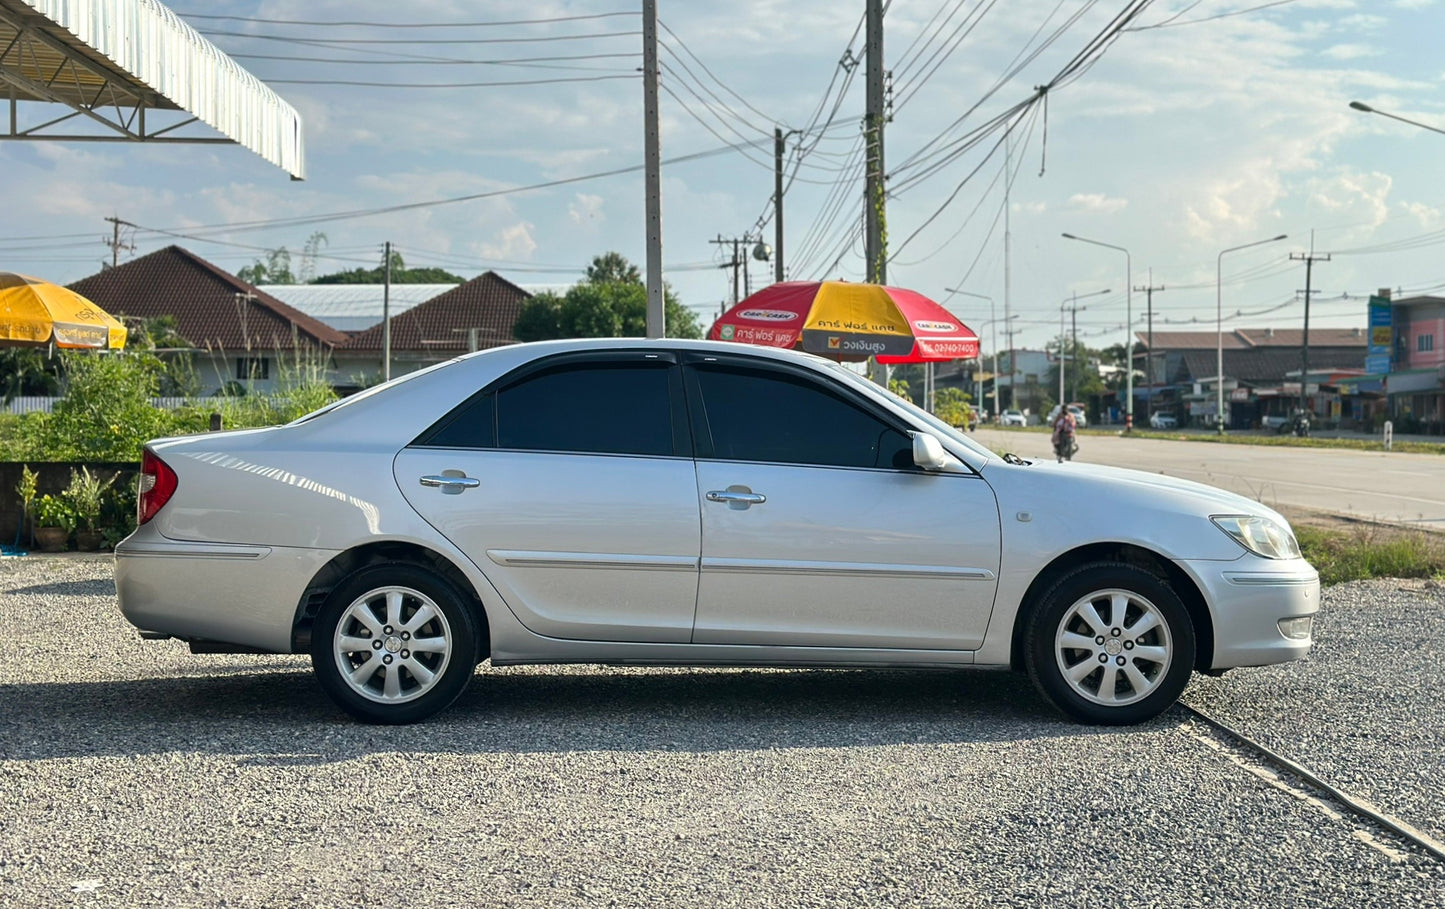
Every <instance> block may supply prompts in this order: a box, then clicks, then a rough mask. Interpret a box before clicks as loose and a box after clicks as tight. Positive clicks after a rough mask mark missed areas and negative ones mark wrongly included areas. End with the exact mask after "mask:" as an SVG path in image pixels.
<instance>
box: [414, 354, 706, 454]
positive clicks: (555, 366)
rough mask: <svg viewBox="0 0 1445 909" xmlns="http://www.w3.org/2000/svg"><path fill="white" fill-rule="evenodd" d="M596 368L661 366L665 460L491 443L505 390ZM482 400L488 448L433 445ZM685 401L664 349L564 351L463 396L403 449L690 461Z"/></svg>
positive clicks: (673, 358) (679, 377)
mask: <svg viewBox="0 0 1445 909" xmlns="http://www.w3.org/2000/svg"><path fill="white" fill-rule="evenodd" d="M599 363H661V364H665V365H664V366H661V367H658V368H665V369H666V370H667V392H668V404H669V411H670V413H669V415H670V417H671V423H672V453H671V454H668V455H654V454H639V453H635V452H614V451H571V450H564V449H538V448H506V447H503V446H501V445H499V444H497V440H498V439H499V437H500V434H499V432H498V426H497V405H496V400H495V396H496V395H497V394H499V393H501V392H503V391H506V390H507V389H508V388H511V387H513V386H515V385H519V384H521V383H522V382H525V381H527V380H528V379H531V378H533V377H535V376H537V375H540V374H542V373H546V372H553V371H557V370H561V369H566V368H568V367H571V366H578V365H581V366H587V365H594V364H599ZM487 395H492V396H493V402H492V408H491V410H492V445H491V447H489V448H476V447H467V448H457V447H456V446H451V445H445V446H444V445H433V444H431V443H430V440H431V439H432V438H434V437H435V436H437V435H438V434H439V433H441V431H442V430H444V429H446V428H448V427H449V426H450V425H451V423H452V421H453V420H456V419H457V418H459V417H460V416H461V415H462V414H463V413H465V412H466V411H467V410H469V409H470V408H471V407H472V406H473V404H475V403H476V402H477V401H479V400H480V399H482V398H484V397H486V396H487ZM687 421H688V412H687V402H686V400H685V397H684V392H683V380H682V375H681V372H680V370H679V367H678V360H677V355H676V354H675V353H674V352H672V351H669V350H639V349H636V348H620V349H615V350H585V351H566V352H563V353H558V354H553V355H551V356H546V357H541V358H539V359H536V360H532V361H530V362H528V363H524V364H522V365H521V366H518V367H517V368H515V369H513V370H510V371H508V372H506V373H503V374H502V375H500V376H498V377H497V378H495V379H493V380H492V381H491V382H488V383H487V384H486V385H484V386H482V387H481V388H480V389H478V390H477V391H476V392H474V393H473V394H471V395H468V396H467V397H466V398H465V399H464V400H463V401H462V402H461V403H460V404H458V405H456V406H455V407H453V408H452V409H451V410H449V411H447V412H446V413H445V414H444V415H443V416H442V417H441V418H440V419H438V420H437V421H436V422H434V423H432V424H431V425H430V426H428V427H427V428H426V429H424V430H422V432H421V433H420V434H418V435H417V437H416V438H415V439H413V440H412V441H411V442H410V443H408V444H407V447H408V448H445V449H450V450H459V451H518V452H527V453H531V454H561V455H582V456H585V457H614V458H687V459H691V458H692V451H693V449H692V433H691V431H690V430H689V425H688V422H687Z"/></svg>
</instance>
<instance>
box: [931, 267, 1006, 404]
mask: <svg viewBox="0 0 1445 909" xmlns="http://www.w3.org/2000/svg"><path fill="white" fill-rule="evenodd" d="M944 290H946V291H948V292H949V293H951V294H959V295H960V296H964V297H974V298H976V299H979V300H987V301H988V324H990V325H992V324H993V323H994V322H995V321H997V320H996V319H994V317H993V297H990V296H989V295H988V294H976V293H973V292H972V291H967V290H959V289H958V288H957V287H945V288H944ZM978 360H979V363H980V364H982V363H983V349H982V348H980V349H979V352H978ZM974 388H975V390H976V393H977V395H978V402H979V403H980V404H982V403H983V380H982V379H979V380H978V381H976V382H974ZM993 409H994V413H998V342H997V341H995V342H994V344H993Z"/></svg>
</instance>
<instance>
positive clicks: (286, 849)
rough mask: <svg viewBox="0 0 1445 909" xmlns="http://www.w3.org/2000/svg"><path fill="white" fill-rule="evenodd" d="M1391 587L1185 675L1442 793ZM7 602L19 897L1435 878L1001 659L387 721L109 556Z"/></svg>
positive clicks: (1426, 650) (1418, 808) (1341, 772)
mask: <svg viewBox="0 0 1445 909" xmlns="http://www.w3.org/2000/svg"><path fill="white" fill-rule="evenodd" d="M1398 588H1399V584H1373V585H1351V586H1349V587H1345V588H1339V589H1336V590H1333V591H1331V592H1330V595H1329V596H1328V597H1327V599H1326V604H1327V608H1328V609H1329V610H1330V612H1329V613H1328V614H1327V619H1326V620H1324V621H1322V623H1321V626H1320V633H1321V635H1322V636H1324V640H1323V643H1322V645H1321V647H1320V651H1319V653H1318V654H1317V655H1316V657H1314V658H1313V659H1311V660H1309V661H1307V662H1305V663H1301V664H1299V665H1298V666H1294V667H1289V668H1288V669H1284V670H1280V669H1270V670H1250V671H1242V672H1239V673H1232V674H1230V675H1228V676H1225V677H1224V678H1221V679H1209V680H1201V681H1200V682H1199V683H1197V684H1196V685H1195V686H1194V687H1193V688H1192V689H1191V691H1190V692H1189V694H1188V695H1187V697H1188V699H1189V700H1190V701H1192V702H1194V703H1197V704H1199V705H1200V706H1201V707H1204V708H1206V709H1209V710H1211V711H1213V712H1215V713H1217V714H1219V715H1220V716H1221V718H1223V719H1226V720H1229V721H1232V722H1236V723H1238V724H1239V725H1241V726H1250V725H1251V724H1256V726H1257V728H1253V727H1252V728H1251V731H1253V732H1256V733H1259V734H1261V735H1264V734H1266V733H1268V734H1269V735H1273V736H1276V737H1277V738H1276V740H1274V741H1272V744H1274V745H1275V746H1276V747H1278V748H1279V749H1280V750H1282V751H1285V752H1286V753H1288V754H1290V755H1291V756H1293V757H1295V758H1297V759H1301V760H1303V761H1304V762H1305V763H1307V764H1308V765H1310V766H1312V767H1314V768H1316V769H1319V770H1320V771H1321V772H1323V773H1325V775H1326V776H1329V777H1331V778H1333V779H1336V780H1338V781H1339V782H1340V783H1341V784H1343V785H1345V786H1347V787H1350V788H1355V787H1358V788H1357V791H1360V792H1363V793H1366V794H1367V795H1368V797H1370V798H1372V799H1373V800H1376V801H1378V802H1380V803H1381V804H1382V805H1385V806H1386V807H1388V808H1389V810H1391V811H1392V812H1394V813H1397V814H1399V815H1400V816H1402V817H1405V818H1407V819H1412V820H1413V822H1415V823H1417V824H1421V823H1425V822H1426V821H1427V820H1428V819H1430V818H1438V817H1440V816H1441V810H1440V809H1441V792H1440V783H1439V780H1440V779H1441V776H1440V773H1439V771H1440V769H1441V768H1440V756H1441V751H1442V748H1441V732H1440V729H1441V714H1440V707H1441V698H1440V696H1439V694H1438V692H1435V691H1433V690H1431V689H1429V687H1428V683H1429V682H1431V681H1435V680H1438V679H1439V677H1440V673H1439V671H1438V670H1439V668H1440V652H1441V651H1440V647H1441V640H1442V638H1441V631H1442V628H1441V611H1442V610H1441V607H1442V606H1445V602H1442V599H1441V595H1440V592H1439V591H1432V592H1425V591H1418V590H1417V591H1408V592H1407V591H1401V590H1399V589H1398ZM0 619H3V621H4V624H5V627H6V628H8V629H9V633H8V634H6V635H4V636H3V637H0V809H3V813H0V906H4V907H32V906H34V907H41V906H44V907H51V906H71V905H74V906H124V907H130V906H242V907H251V906H254V907H262V906H266V907H270V906H285V907H289V906H327V907H337V906H364V907H371V906H408V907H409V906H417V905H434V906H435V905H473V904H477V905H503V906H541V905H546V906H596V905H621V906H668V907H671V906H678V905H688V906H691V905H697V906H703V905H706V906H749V907H752V906H773V905H776V906H789V907H792V906H835V905H847V906H872V905H877V906H897V905H908V906H949V907H956V906H1013V905H1030V906H1033V905H1039V906H1042V905H1047V906H1081V907H1082V906H1090V907H1094V906H1129V907H1136V906H1161V907H1164V906H1167V907H1188V906H1206V905H1207V906H1211V907H1215V906H1250V907H1255V906H1258V905H1269V906H1271V907H1273V906H1350V907H1356V906H1380V907H1387V906H1388V907H1397V906H1402V905H1410V906H1418V907H1431V906H1445V865H1442V864H1441V863H1439V862H1437V861H1435V860H1434V859H1432V858H1429V857H1428V856H1426V855H1424V854H1422V853H1418V852H1414V851H1411V850H1409V849H1407V848H1406V847H1404V846H1403V845H1402V844H1401V843H1400V841H1398V840H1393V839H1391V838H1389V837H1388V836H1384V835H1382V834H1380V833H1379V832H1378V831H1372V830H1371V829H1370V828H1368V827H1366V826H1365V825H1363V824H1361V823H1360V822H1358V821H1356V820H1354V819H1351V818H1337V817H1336V818H1332V817H1330V816H1328V815H1327V814H1326V813H1324V812H1322V811H1321V810H1319V809H1318V808H1317V807H1314V806H1312V805H1311V804H1309V803H1308V802H1306V801H1304V800H1301V799H1299V798H1296V797H1294V796H1292V795H1290V794H1289V793H1287V792H1285V791H1282V790H1281V789H1280V788H1279V787H1278V786H1275V785H1271V783H1270V781H1268V780H1266V779H1262V778H1261V777H1260V775H1258V774H1256V773H1253V772H1251V771H1250V769H1249V768H1248V767H1245V766H1242V765H1241V764H1240V763H1239V762H1238V761H1236V760H1234V759H1233V758H1234V755H1233V754H1232V753H1231V752H1230V751H1229V750H1227V749H1224V750H1221V748H1220V747H1218V740H1217V739H1216V738H1215V737H1214V736H1213V735H1212V734H1211V733H1210V732H1209V731H1208V730H1207V729H1206V728H1204V727H1202V726H1198V725H1195V724H1193V723H1191V722H1190V721H1189V720H1188V719H1186V717H1185V714H1183V713H1182V712H1173V713H1170V714H1168V715H1166V716H1165V717H1163V718H1161V719H1160V720H1158V721H1155V722H1153V723H1149V724H1146V725H1144V726H1141V727H1136V728H1131V729H1123V730H1119V729H1090V728H1085V727H1080V726H1075V725H1072V724H1069V723H1066V722H1063V721H1061V720H1059V719H1057V718H1056V717H1055V716H1053V715H1052V714H1050V713H1049V711H1048V710H1047V708H1046V707H1045V706H1044V705H1043V704H1042V702H1041V701H1040V700H1039V698H1038V697H1036V696H1035V694H1034V693H1033V691H1032V690H1031V689H1030V687H1029V686H1028V684H1027V682H1026V680H1024V679H1022V678H1020V677H1016V676H1013V675H1010V674H1006V673H953V672H947V673H944V672H936V673H926V672H845V671H836V672H831V671H810V672H790V671H780V672H762V671H717V670H699V671H667V670H621V669H598V668H595V667H561V668H528V669H507V670H497V671H492V670H485V669H484V670H482V671H481V672H479V674H478V677H477V679H475V680H474V682H473V684H472V686H471V687H470V688H469V689H468V691H467V693H466V694H464V695H463V697H462V699H461V700H460V701H459V702H458V703H457V704H456V705H455V706H454V707H453V708H452V709H450V710H449V711H448V712H446V713H445V714H443V715H442V716H441V717H439V718H437V719H436V720H434V721H432V722H429V723H427V724H424V725H421V726H414V727H406V728H399V729H388V728H376V727H365V726H359V725H355V724H353V723H350V722H348V721H346V720H344V719H342V718H341V717H340V716H339V715H338V713H337V711H336V710H334V709H333V708H332V707H331V705H330V704H329V702H328V701H327V700H326V698H325V696H324V695H323V694H322V693H321V692H320V690H319V689H318V688H317V686H316V685H315V684H314V683H313V682H312V680H311V677H310V674H309V668H308V666H307V663H306V661H305V660H303V659H298V658H293V657H287V658H281V657H214V656H213V657H194V656H191V655H190V654H189V653H188V652H187V651H186V650H185V649H184V647H183V646H182V645H179V644H176V643H174V642H141V641H139V640H138V639H137V638H136V637H135V635H134V633H133V632H132V630H131V629H130V627H129V626H128V625H127V624H126V623H125V622H124V620H123V619H121V618H120V616H119V614H118V613H117V611H116V609H115V605H114V588H113V583H112V581H111V569H110V565H109V563H108V562H105V561H75V560H60V559H40V558H33V557H32V558H25V559H6V560H4V561H0ZM1425 633H1428V634H1430V635H1431V637H1430V638H1429V640H1428V643H1424V644H1420V645H1419V646H1416V642H1418V641H1421V640H1422V639H1421V638H1420V636H1419V635H1420V634H1425ZM1392 644H1393V648H1392V646H1391V645H1392ZM1401 650H1404V651H1405V652H1404V654H1402V653H1401V652H1400V651H1401ZM1381 656H1388V659H1384V658H1380V657H1381ZM1431 668H1433V669H1434V670H1436V671H1435V672H1434V673H1429V669H1431ZM1407 711H1408V713H1407ZM1246 721H1247V722H1246ZM1366 736H1369V737H1372V738H1373V737H1375V736H1379V737H1380V738H1381V739H1382V740H1383V741H1384V742H1385V745H1384V747H1383V748H1380V747H1364V746H1365V744H1366V743H1367V742H1369V741H1371V740H1372V739H1366V738H1365V737H1366ZM1432 776H1433V780H1434V788H1433V789H1432V788H1431V780H1432ZM1392 799H1393V801H1392Z"/></svg>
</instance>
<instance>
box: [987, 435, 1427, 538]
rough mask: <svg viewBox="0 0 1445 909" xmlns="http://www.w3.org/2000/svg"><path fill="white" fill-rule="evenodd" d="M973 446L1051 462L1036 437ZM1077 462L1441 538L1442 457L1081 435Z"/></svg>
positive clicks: (997, 438)
mask: <svg viewBox="0 0 1445 909" xmlns="http://www.w3.org/2000/svg"><path fill="white" fill-rule="evenodd" d="M973 436H974V438H976V439H977V440H978V441H979V442H981V443H983V444H984V445H986V446H988V447H989V448H991V449H993V450H994V451H998V452H1005V451H1012V452H1014V453H1016V454H1018V455H1021V456H1023V457H1026V458H1048V457H1052V455H1051V454H1050V448H1049V436H1048V434H1047V433H1046V432H1043V431H1021V430H1020V431H1009V430H1000V429H985V428H983V427H980V428H979V429H978V430H977V431H976V432H975V433H974V434H973ZM1078 460H1080V461H1089V462H1093V463H1096V464H1109V465H1112V466H1115V467H1132V468H1135V469H1137V470H1150V471H1157V472H1159V473H1164V474H1169V475H1170V476H1176V477H1183V478H1185V479H1190V480H1198V481H1199V482H1201V483H1209V484H1210V485H1212V486H1219V487H1222V488H1224V489H1228V490H1230V491H1232V492H1237V493H1240V494H1242V495H1246V496H1249V497H1250V498H1252V499H1256V500H1258V501H1261V502H1263V503H1265V504H1266V505H1269V506H1270V507H1271V508H1285V509H1290V508H1303V509H1310V510H1313V511H1325V512H1331V513H1334V514H1345V515H1350V516H1352V517H1357V518H1366V519H1370V520H1377V521H1386V522H1389V523H1395V524H1408V525H1412V526H1416V527H1421V528H1424V529H1429V530H1437V531H1442V532H1445V457H1441V456H1440V455H1423V454H1406V453H1403V452H1384V451H1347V450H1344V449H1330V448H1287V447H1278V446H1266V445H1221V444H1219V443H1216V442H1190V441H1180V440H1177V439H1158V438H1139V437H1135V438H1124V437H1122V436H1115V435H1102V434H1101V435H1092V434H1085V435H1081V436H1080V437H1079V454H1078Z"/></svg>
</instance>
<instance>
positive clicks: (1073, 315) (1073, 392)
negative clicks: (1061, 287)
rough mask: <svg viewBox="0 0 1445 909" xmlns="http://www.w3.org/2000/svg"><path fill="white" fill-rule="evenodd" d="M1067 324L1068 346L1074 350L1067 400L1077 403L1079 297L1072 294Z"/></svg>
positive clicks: (1061, 402)
mask: <svg viewBox="0 0 1445 909" xmlns="http://www.w3.org/2000/svg"><path fill="white" fill-rule="evenodd" d="M1069 322H1070V326H1071V328H1072V334H1073V339H1072V340H1070V341H1069V346H1070V347H1072V348H1073V350H1074V368H1073V369H1071V370H1069V373H1070V376H1069V377H1070V378H1071V379H1072V380H1073V381H1071V382H1070V383H1069V400H1070V401H1077V400H1078V399H1079V365H1078V360H1079V295H1078V294H1074V305H1073V306H1071V307H1070V308H1069ZM1059 403H1060V404H1063V403H1064V402H1063V401H1060V402H1059Z"/></svg>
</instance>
